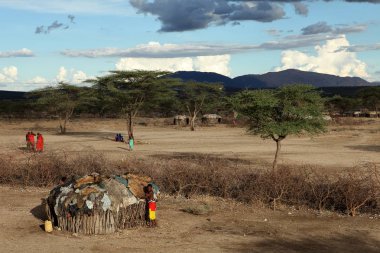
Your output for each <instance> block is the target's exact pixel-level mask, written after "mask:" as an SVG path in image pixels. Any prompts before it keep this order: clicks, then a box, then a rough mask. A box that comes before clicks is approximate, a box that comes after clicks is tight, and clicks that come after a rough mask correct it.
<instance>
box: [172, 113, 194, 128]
mask: <svg viewBox="0 0 380 253" xmlns="http://www.w3.org/2000/svg"><path fill="white" fill-rule="evenodd" d="M189 124H190V118H189V117H188V116H186V115H176V116H174V118H173V125H175V126H187V125H189Z"/></svg>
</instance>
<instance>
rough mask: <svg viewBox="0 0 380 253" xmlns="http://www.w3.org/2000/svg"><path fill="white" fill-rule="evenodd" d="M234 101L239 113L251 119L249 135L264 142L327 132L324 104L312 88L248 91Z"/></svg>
mask: <svg viewBox="0 0 380 253" xmlns="http://www.w3.org/2000/svg"><path fill="white" fill-rule="evenodd" d="M232 101H233V104H234V107H235V109H236V110H237V111H238V112H240V113H242V114H243V115H246V116H247V117H248V118H249V123H250V127H249V131H250V132H251V133H253V134H257V135H260V136H261V137H262V138H272V139H274V140H278V139H284V138H285V137H286V136H288V135H291V134H296V135H298V134H302V133H309V134H316V133H320V132H323V131H324V130H325V121H324V119H323V100H322V98H321V96H320V94H319V93H318V92H317V91H316V90H315V89H314V88H313V87H312V86H309V85H290V86H284V87H282V88H279V89H277V90H256V91H244V92H241V93H239V94H237V95H235V96H234V97H233V98H232Z"/></svg>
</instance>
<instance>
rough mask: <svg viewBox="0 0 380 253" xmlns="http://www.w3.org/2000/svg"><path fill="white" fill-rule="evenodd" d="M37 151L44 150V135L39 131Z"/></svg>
mask: <svg viewBox="0 0 380 253" xmlns="http://www.w3.org/2000/svg"><path fill="white" fill-rule="evenodd" d="M36 151H37V152H43V151H44V137H43V136H42V134H40V133H37V143H36Z"/></svg>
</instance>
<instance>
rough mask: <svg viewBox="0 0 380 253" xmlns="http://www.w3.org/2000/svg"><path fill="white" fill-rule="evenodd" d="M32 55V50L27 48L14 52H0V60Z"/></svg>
mask: <svg viewBox="0 0 380 253" xmlns="http://www.w3.org/2000/svg"><path fill="white" fill-rule="evenodd" d="M33 56H34V53H33V52H32V50H30V49H27V48H21V49H19V50H14V51H3V52H2V51H0V58H9V57H33Z"/></svg>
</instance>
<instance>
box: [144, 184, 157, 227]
mask: <svg viewBox="0 0 380 253" xmlns="http://www.w3.org/2000/svg"><path fill="white" fill-rule="evenodd" d="M145 198H146V203H147V225H148V226H150V227H156V226H157V221H156V196H155V194H154V191H153V186H152V185H151V184H148V186H147V187H146V191H145Z"/></svg>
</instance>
